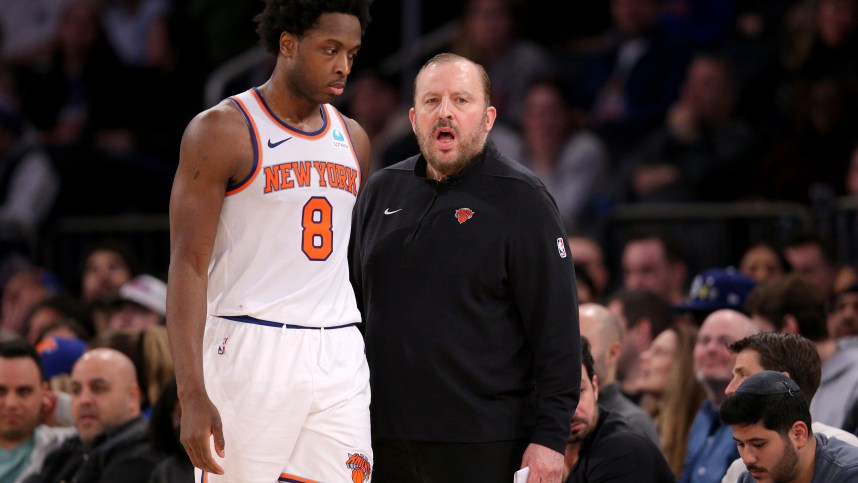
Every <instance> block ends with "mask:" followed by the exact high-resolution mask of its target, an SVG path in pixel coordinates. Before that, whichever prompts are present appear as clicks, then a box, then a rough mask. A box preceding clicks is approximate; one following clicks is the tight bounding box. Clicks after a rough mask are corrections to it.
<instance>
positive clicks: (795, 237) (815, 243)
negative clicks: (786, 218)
mask: <svg viewBox="0 0 858 483" xmlns="http://www.w3.org/2000/svg"><path fill="white" fill-rule="evenodd" d="M784 257H786V260H787V262H788V263H789V266H790V269H791V270H792V271H794V272H796V273H800V274H802V275H804V276H805V277H807V278H808V279H809V280H810V281H811V282H813V284H814V285H815V286H816V290H817V291H818V292H819V294H820V295H821V296H822V299H823V300H824V301H825V303H826V304H827V303H829V301H830V300H831V296H832V295H833V293H834V279H835V278H836V277H837V271H838V269H839V266H838V260H837V252H836V249H835V247H834V245H833V244H832V243H831V241H830V240H828V239H827V238H825V237H823V236H822V235H820V234H819V233H816V232H813V231H810V232H798V233H793V234H791V235H790V236H789V238H788V239H787V241H786V243H785V246H784Z"/></svg>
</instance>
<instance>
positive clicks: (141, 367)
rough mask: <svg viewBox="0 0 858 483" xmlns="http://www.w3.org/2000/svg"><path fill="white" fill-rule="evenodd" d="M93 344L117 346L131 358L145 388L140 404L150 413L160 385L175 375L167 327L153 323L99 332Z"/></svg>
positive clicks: (159, 391) (91, 344)
mask: <svg viewBox="0 0 858 483" xmlns="http://www.w3.org/2000/svg"><path fill="white" fill-rule="evenodd" d="M90 347H91V348H97V347H108V348H111V349H115V350H117V351H119V352H121V353H122V354H124V355H125V356H127V357H128V358H129V359H131V361H132V362H133V363H134V369H135V372H136V374H137V381H139V385H140V388H141V390H142V397H141V402H140V405H141V406H140V407H141V409H142V410H143V413H144V414H145V415H147V416H148V415H149V414H150V411H151V410H152V404H154V402H155V401H157V400H158V398H159V397H160V395H161V389H162V388H163V387H164V385H165V384H167V382H168V381H169V380H170V378H171V377H173V376H174V373H173V358H172V356H171V354H170V348H169V341H168V340H167V328H166V327H164V326H162V325H154V326H150V327H148V328H146V329H144V330H137V329H112V330H107V331H105V332H103V333H101V334H98V335H97V336H96V337H95V338H94V339H93V340H92V342H91V343H90Z"/></svg>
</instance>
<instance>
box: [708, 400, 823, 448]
mask: <svg viewBox="0 0 858 483" xmlns="http://www.w3.org/2000/svg"><path fill="white" fill-rule="evenodd" d="M719 416H720V417H721V422H722V423H724V424H730V425H732V424H738V425H742V426H744V425H749V424H757V423H760V422H762V423H763V427H765V428H766V429H768V430H769V431H775V432H776V433H778V434H780V435H781V437H786V435H787V433H789V430H790V429H791V428H792V425H793V423H795V422H796V421H801V422H803V423H804V424H806V425H807V430H808V431H811V426H810V408H809V406H808V404H807V400H806V399H805V398H804V394H803V393H802V392H801V391H798V392H797V393H793V394H769V395H762V394H750V393H746V392H735V393H733V394H731V395H730V396H728V397H727V399H726V400H724V402H723V403H721V409H720V411H719Z"/></svg>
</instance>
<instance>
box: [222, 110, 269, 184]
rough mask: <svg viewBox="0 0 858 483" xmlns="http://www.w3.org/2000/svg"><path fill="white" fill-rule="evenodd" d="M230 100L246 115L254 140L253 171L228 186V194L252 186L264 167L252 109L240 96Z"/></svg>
mask: <svg viewBox="0 0 858 483" xmlns="http://www.w3.org/2000/svg"><path fill="white" fill-rule="evenodd" d="M230 100H231V101H232V102H234V103H235V104H236V105H237V106H238V110H239V111H241V114H242V115H244V119H245V120H246V121H247V127H248V129H250V136H251V140H252V141H253V171H252V172H251V173H250V174H249V175H248V176H247V177H246V178H244V179H243V180H241V181H240V182H239V183H238V184H237V185H234V186H231V187H230V186H227V188H228V190H227V192H226V196H230V195H234V194H236V193H239V192H241V191H242V190H244V189H245V188H247V187H248V186H250V183H251V182H253V180H254V179H255V178H256V175H258V174H259V171H260V169H261V167H262V151H261V149H262V145H261V144H260V143H259V130H258V129H257V128H256V123H255V122H253V118H252V117H250V111H248V110H247V107H246V106H245V105H244V103H243V102H241V100H240V99H239V98H237V97H234V96H233V97H230Z"/></svg>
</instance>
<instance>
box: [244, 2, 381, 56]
mask: <svg viewBox="0 0 858 483" xmlns="http://www.w3.org/2000/svg"><path fill="white" fill-rule="evenodd" d="M371 3H372V0H265V8H264V9H263V10H262V12H261V13H259V14H258V15H257V16H256V17H254V19H253V20H254V22H256V23H258V24H259V25H257V27H256V33H257V34H259V41H260V43H261V44H262V46H263V47H265V50H267V51H268V52H270V53H272V54H275V55H276V54H277V52H279V51H280V34H281V33H283V32H289V33H291V34H292V35H295V36H296V37H303V36H304V34H305V33H307V31H308V30H312V29H313V28H315V27H316V26H317V25H318V23H319V17H321V16H322V14H325V13H344V14H347V15H353V16H355V17H357V19H358V21H359V22H360V29H361V35H362V34H363V33H364V32H366V27H367V26H368V25H369V22H370V15H369V6H370V4H371Z"/></svg>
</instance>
